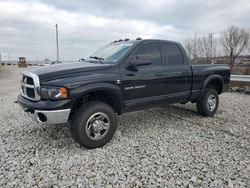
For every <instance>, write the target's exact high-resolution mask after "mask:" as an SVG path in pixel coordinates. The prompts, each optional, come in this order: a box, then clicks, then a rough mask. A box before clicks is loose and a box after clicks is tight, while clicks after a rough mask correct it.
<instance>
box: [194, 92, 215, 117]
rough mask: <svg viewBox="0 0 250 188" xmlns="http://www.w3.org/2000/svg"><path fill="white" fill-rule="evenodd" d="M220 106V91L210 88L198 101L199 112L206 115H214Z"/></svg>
mask: <svg viewBox="0 0 250 188" xmlns="http://www.w3.org/2000/svg"><path fill="white" fill-rule="evenodd" d="M218 106H219V97H218V92H217V91H216V90H215V89H210V88H208V89H207V91H206V93H205V94H204V95H203V96H202V97H201V99H200V100H199V101H198V102H197V104H196V108H197V112H198V113H199V114H200V115H202V116H206V117H213V116H214V114H215V112H216V111H217V109H218Z"/></svg>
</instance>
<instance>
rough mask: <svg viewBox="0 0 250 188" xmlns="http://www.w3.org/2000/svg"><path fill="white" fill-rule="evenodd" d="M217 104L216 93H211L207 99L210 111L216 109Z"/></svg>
mask: <svg viewBox="0 0 250 188" xmlns="http://www.w3.org/2000/svg"><path fill="white" fill-rule="evenodd" d="M216 105H217V100H216V97H215V95H210V96H209V97H208V99H207V108H208V110H209V111H210V112H212V111H214V109H215V108H216Z"/></svg>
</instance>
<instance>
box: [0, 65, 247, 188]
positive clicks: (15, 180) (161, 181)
mask: <svg viewBox="0 0 250 188" xmlns="http://www.w3.org/2000/svg"><path fill="white" fill-rule="evenodd" d="M23 70H27V69H17V68H12V69H10V68H7V69H4V70H0V86H1V89H0V126H1V131H0V187H51V186H53V187H58V186H59V187H68V186H73V187H77V186H78V187H157V186H158V187H230V188H231V187H250V96H249V95H245V94H237V93H226V94H223V95H222V96H221V97H220V106H219V109H218V112H217V113H216V115H215V117H213V118H204V117H201V116H199V115H197V114H196V112H195V111H196V109H195V105H194V104H186V105H171V106H162V107H158V108H152V109H149V110H144V111H138V112H133V113H129V114H125V115H122V116H120V117H119V118H118V119H119V123H118V130H117V132H116V134H115V136H114V138H113V139H112V141H111V142H110V143H108V144H107V145H105V146H104V147H103V148H98V149H95V150H86V149H85V148H83V147H80V146H79V145H78V144H76V143H75V142H74V141H73V139H72V137H71V134H70V131H69V128H68V127H67V126H65V125H40V124H37V123H34V122H32V121H31V120H30V119H29V118H27V117H26V116H25V115H24V113H23V112H22V110H21V109H20V107H19V105H18V104H15V103H14V101H15V100H16V97H17V95H18V92H19V90H20V85H19V84H20V81H19V80H20V72H22V71H23Z"/></svg>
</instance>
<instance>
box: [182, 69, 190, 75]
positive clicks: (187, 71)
mask: <svg viewBox="0 0 250 188" xmlns="http://www.w3.org/2000/svg"><path fill="white" fill-rule="evenodd" d="M182 74H185V75H186V74H190V72H189V70H184V71H183V72H182Z"/></svg>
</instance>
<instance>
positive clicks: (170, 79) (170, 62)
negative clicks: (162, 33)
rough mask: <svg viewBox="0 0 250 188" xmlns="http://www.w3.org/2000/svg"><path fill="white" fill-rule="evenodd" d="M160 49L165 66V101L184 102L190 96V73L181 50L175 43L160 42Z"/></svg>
mask: <svg viewBox="0 0 250 188" xmlns="http://www.w3.org/2000/svg"><path fill="white" fill-rule="evenodd" d="M161 49H162V51H163V54H164V58H163V59H164V60H163V61H164V64H165V65H166V82H165V83H166V91H167V100H168V102H169V103H172V102H182V101H183V102H184V101H186V100H187V99H188V97H189V96H190V90H191V84H192V71H191V67H190V65H189V64H188V62H185V61H184V56H183V52H182V49H181V48H180V47H179V45H177V44H176V43H171V42H162V43H161Z"/></svg>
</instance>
